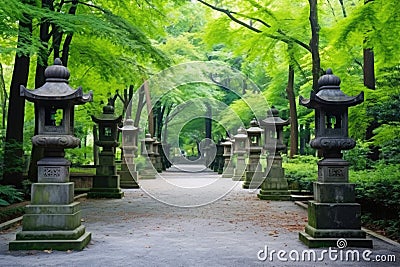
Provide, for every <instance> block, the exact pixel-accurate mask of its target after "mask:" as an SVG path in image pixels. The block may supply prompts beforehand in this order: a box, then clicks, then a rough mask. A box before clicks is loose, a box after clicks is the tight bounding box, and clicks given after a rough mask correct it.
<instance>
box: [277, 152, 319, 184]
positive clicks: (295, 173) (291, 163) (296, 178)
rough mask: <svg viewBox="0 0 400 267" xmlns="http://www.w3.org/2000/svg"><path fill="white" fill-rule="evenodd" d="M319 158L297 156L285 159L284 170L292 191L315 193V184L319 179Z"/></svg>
mask: <svg viewBox="0 0 400 267" xmlns="http://www.w3.org/2000/svg"><path fill="white" fill-rule="evenodd" d="M317 161H318V158H316V157H314V156H296V157H294V158H292V159H288V158H284V162H283V164H282V165H283V168H284V169H285V177H286V178H287V180H288V184H289V188H290V189H291V190H306V191H310V192H313V182H315V181H316V180H317V177H318V167H317Z"/></svg>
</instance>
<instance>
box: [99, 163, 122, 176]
mask: <svg viewBox="0 0 400 267" xmlns="http://www.w3.org/2000/svg"><path fill="white" fill-rule="evenodd" d="M116 174H117V166H112V165H98V166H97V167H96V176H97V175H99V176H102V175H103V176H107V175H116Z"/></svg>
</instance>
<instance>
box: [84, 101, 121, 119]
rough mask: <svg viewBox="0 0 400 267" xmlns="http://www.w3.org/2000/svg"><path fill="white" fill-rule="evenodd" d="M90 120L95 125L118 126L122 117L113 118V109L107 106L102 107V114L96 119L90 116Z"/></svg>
mask: <svg viewBox="0 0 400 267" xmlns="http://www.w3.org/2000/svg"><path fill="white" fill-rule="evenodd" d="M91 117H92V120H93V121H94V122H95V123H115V124H118V123H120V122H121V120H122V115H120V116H115V115H114V107H113V106H111V105H107V106H104V107H103V113H102V114H100V115H99V116H98V117H96V116H93V115H92V116H91Z"/></svg>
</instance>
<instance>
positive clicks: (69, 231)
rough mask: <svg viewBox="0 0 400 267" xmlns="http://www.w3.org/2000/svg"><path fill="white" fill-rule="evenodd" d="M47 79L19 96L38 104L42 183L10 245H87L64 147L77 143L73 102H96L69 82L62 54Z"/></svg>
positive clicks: (60, 247) (37, 185) (66, 247)
mask: <svg viewBox="0 0 400 267" xmlns="http://www.w3.org/2000/svg"><path fill="white" fill-rule="evenodd" d="M44 75H45V78H46V83H45V84H44V85H43V86H42V87H40V88H37V89H35V90H27V89H26V88H25V87H24V86H22V85H21V91H20V95H21V97H25V98H26V99H27V100H28V101H30V102H34V103H35V107H36V108H37V109H38V110H37V114H38V118H37V121H38V134H37V135H35V136H34V137H33V138H32V143H33V145H36V146H38V147H42V148H43V149H44V158H42V159H41V160H39V161H38V163H37V164H38V182H37V183H34V184H32V198H31V203H30V205H27V206H26V209H25V215H24V216H23V220H22V231H21V232H19V233H17V237H16V240H15V241H12V242H10V244H9V248H10V250H45V249H54V250H71V249H76V250H80V249H83V248H84V247H85V246H86V245H87V244H88V243H89V241H90V238H91V234H90V233H88V232H85V227H84V226H83V225H81V210H80V203H79V202H75V201H74V183H72V182H70V181H69V167H70V165H71V164H70V162H69V161H68V160H66V159H65V158H64V155H65V152H64V150H65V149H67V148H74V147H77V146H78V145H79V143H80V140H79V139H78V138H76V137H75V136H74V106H75V105H79V104H84V103H86V102H89V101H92V97H93V95H92V92H90V93H89V94H83V92H82V88H81V87H79V88H78V89H77V90H74V89H73V88H71V87H70V86H69V85H68V79H69V76H70V73H69V71H68V69H67V68H66V67H64V66H63V65H62V62H61V60H60V59H59V58H57V59H56V60H55V61H54V65H53V66H49V67H47V68H46V70H45V74H44Z"/></svg>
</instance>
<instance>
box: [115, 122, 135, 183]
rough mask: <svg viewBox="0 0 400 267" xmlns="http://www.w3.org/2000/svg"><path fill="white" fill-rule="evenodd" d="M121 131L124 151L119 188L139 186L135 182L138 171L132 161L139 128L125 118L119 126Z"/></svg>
mask: <svg viewBox="0 0 400 267" xmlns="http://www.w3.org/2000/svg"><path fill="white" fill-rule="evenodd" d="M119 130H120V131H121V132H122V149H123V152H124V160H123V162H122V164H121V171H120V172H119V176H120V185H121V188H139V185H138V183H137V179H138V173H137V171H136V164H135V161H134V157H135V153H136V152H137V149H138V147H137V136H138V131H139V128H137V127H135V126H134V121H133V120H132V119H131V118H127V119H126V120H125V121H124V125H123V127H121V128H119Z"/></svg>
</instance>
